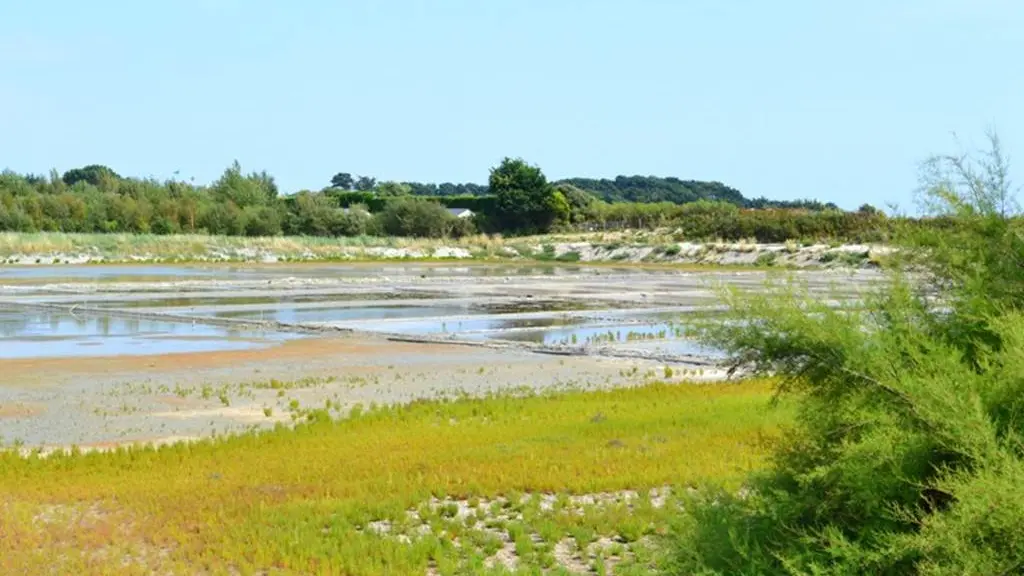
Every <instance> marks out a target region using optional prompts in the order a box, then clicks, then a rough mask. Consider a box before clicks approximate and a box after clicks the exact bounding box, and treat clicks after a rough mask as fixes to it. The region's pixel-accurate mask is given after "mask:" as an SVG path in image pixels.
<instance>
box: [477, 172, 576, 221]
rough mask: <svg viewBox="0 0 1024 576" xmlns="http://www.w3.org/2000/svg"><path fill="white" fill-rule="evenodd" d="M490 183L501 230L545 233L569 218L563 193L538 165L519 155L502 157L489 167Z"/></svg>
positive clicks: (496, 216)
mask: <svg viewBox="0 0 1024 576" xmlns="http://www.w3.org/2000/svg"><path fill="white" fill-rule="evenodd" d="M489 185H490V190H491V193H493V194H494V197H495V200H496V202H497V210H496V214H495V218H496V221H497V223H498V224H499V225H500V226H501V227H502V228H504V229H507V230H516V231H531V232H546V231H548V230H550V229H551V226H552V225H554V224H555V223H556V222H559V221H565V220H567V219H568V217H569V204H568V202H567V201H566V199H565V196H563V195H562V193H561V192H559V191H558V190H556V189H555V187H554V186H552V185H551V184H550V183H549V182H548V179H547V178H546V177H545V176H544V173H543V172H541V169H540V168H538V167H537V166H532V165H530V164H527V163H526V162H525V161H524V160H523V159H521V158H515V159H513V158H505V159H504V160H502V162H501V164H499V165H498V166H496V167H495V168H493V169H491V177H490V181H489Z"/></svg>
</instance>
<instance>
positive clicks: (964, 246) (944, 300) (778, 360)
mask: <svg viewBox="0 0 1024 576" xmlns="http://www.w3.org/2000/svg"><path fill="white" fill-rule="evenodd" d="M923 183H924V186H923V187H922V197H921V199H922V200H923V206H924V207H925V208H926V209H927V210H928V212H929V213H930V214H931V215H934V216H936V217H937V218H938V219H940V220H941V221H942V222H945V225H944V226H942V227H929V228H922V227H917V226H908V227H905V228H903V229H901V230H900V231H899V235H898V239H899V244H900V246H901V247H903V248H904V249H902V250H901V251H900V253H899V255H898V257H897V262H895V264H896V266H895V267H894V268H893V269H892V270H891V272H890V280H891V284H890V285H889V286H887V287H884V288H881V289H880V290H879V291H878V292H877V293H876V294H874V295H873V296H871V297H870V298H869V302H868V304H869V306H867V307H858V308H853V307H850V308H846V309H841V310H834V309H829V308H828V307H826V306H823V305H820V304H816V303H814V302H813V300H812V299H810V298H808V297H807V296H806V294H803V293H802V292H801V291H800V290H799V289H798V288H796V287H794V288H792V289H790V290H782V291H779V292H777V293H774V294H770V295H763V296H760V297H750V296H744V297H735V296H733V297H731V298H730V299H731V302H730V304H731V305H732V306H733V307H734V310H733V312H732V313H733V314H734V315H736V316H737V317H739V318H742V319H744V320H745V322H743V323H732V324H717V325H714V326H708V327H706V328H705V330H704V337H705V338H706V339H707V340H708V341H710V342H712V343H715V344H717V345H719V346H722V347H723V348H725V349H726V350H728V351H729V352H731V353H732V354H733V358H734V359H735V360H734V361H735V365H736V366H746V367H753V368H755V369H756V370H758V371H761V372H771V373H773V374H776V375H778V376H779V377H780V378H782V382H783V384H782V385H781V388H780V389H779V392H780V394H781V397H782V398H785V399H789V400H791V401H794V402H796V403H797V405H798V415H797V419H796V424H795V426H794V427H793V428H792V429H791V430H787V432H786V433H785V434H784V435H783V436H782V438H781V440H780V441H779V443H778V445H777V446H776V447H775V448H774V450H773V453H772V456H771V459H770V464H769V465H768V466H767V467H766V468H765V469H763V470H760V471H758V472H755V473H754V474H753V475H752V477H751V478H749V479H748V481H747V483H746V487H745V490H743V491H741V492H739V493H737V492H736V491H733V490H730V489H714V488H709V489H707V490H705V491H702V492H700V493H699V494H698V495H696V496H693V497H692V498H690V499H689V501H688V502H687V504H686V506H685V508H686V510H687V513H686V514H684V515H682V516H681V519H680V520H679V521H678V523H677V524H676V526H675V532H674V537H675V543H674V550H675V552H674V555H673V558H672V562H671V563H670V565H669V566H668V571H669V572H670V573H674V574H730V575H732V574H894V575H895V574H899V575H904V574H929V575H940V574H951V575H952V574H957V575H959V574H1019V573H1021V572H1022V571H1024V531H1022V529H1021V527H1022V526H1024V491H1022V490H1021V485H1022V483H1024V442H1022V441H1024V426H1022V422H1024V267H1022V266H1021V263H1022V262H1024V227H1022V226H1021V223H1020V220H1019V219H1017V217H1016V216H1017V213H1018V212H1017V207H1016V205H1015V204H1014V199H1013V194H1012V192H1013V189H1012V187H1011V184H1010V182H1009V178H1008V168H1007V163H1006V161H1005V159H1004V157H1003V156H1002V154H1001V151H1000V149H999V142H998V139H996V138H995V137H993V138H992V148H991V150H990V151H989V152H987V153H985V154H982V155H974V156H942V157H936V158H934V159H932V160H931V161H930V162H928V163H927V164H926V166H925V170H924V179H923ZM809 312H811V313H813V316H810V315H809V314H808V313H809Z"/></svg>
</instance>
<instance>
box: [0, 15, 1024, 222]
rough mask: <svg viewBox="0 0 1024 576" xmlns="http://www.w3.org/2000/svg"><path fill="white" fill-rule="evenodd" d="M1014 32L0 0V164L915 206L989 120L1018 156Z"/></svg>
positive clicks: (943, 18) (995, 21) (1019, 47)
mask: <svg viewBox="0 0 1024 576" xmlns="http://www.w3.org/2000/svg"><path fill="white" fill-rule="evenodd" d="M1021 30H1024V2H1021V1H1020V0H888V1H883V0H862V1H858V2H854V1H853V0H846V1H835V2H832V1H829V2H825V1H822V0H781V1H778V2H754V1H753V0H732V1H721V0H706V1H687V0H616V1H612V0H587V1H584V0H434V1H428V0H376V1H373V0H344V1H328V0H303V1H301V2H299V1H294V2H286V1H284V0H280V1H272V0H151V1H147V2H140V1H138V0H95V1H92V2H81V1H79V0H36V1H33V2H24V1H20V0H0V169H3V168H9V169H12V170H15V171H17V172H23V173H25V172H30V173H47V172H49V170H50V169H54V168H55V169H57V170H59V171H64V170H67V169H69V168H74V167H78V166H82V165H86V164H93V163H97V164H105V165H108V166H110V167H111V168H113V169H114V170H116V171H117V172H119V173H120V174H122V175H126V176H127V175H130V176H152V177H156V178H160V179H165V178H171V177H179V178H183V179H188V178H194V179H195V180H196V182H200V183H206V182H210V181H212V180H214V179H216V178H217V177H218V176H219V175H220V174H221V173H222V172H223V170H224V169H225V168H226V167H227V166H228V165H229V164H230V163H231V162H232V161H234V160H238V161H239V162H240V163H241V164H242V166H243V168H244V169H246V170H247V171H248V170H267V171H268V172H270V173H271V174H273V175H274V176H275V177H276V179H277V181H278V184H279V185H280V187H281V189H282V190H284V191H295V190H299V189H320V188H322V187H324V186H326V185H327V184H328V182H329V180H330V178H331V176H332V175H333V174H335V173H337V172H350V173H353V174H358V175H371V176H375V177H377V178H378V179H380V180H400V181H401V180H406V181H422V182H445V181H450V182H477V183H485V182H486V180H487V175H488V170H489V168H490V167H492V166H494V165H496V164H497V163H498V162H499V161H500V160H501V159H502V158H503V157H505V156H511V157H522V158H524V159H526V160H527V161H529V162H531V163H534V164H537V165H539V166H540V167H541V168H542V169H543V170H544V172H545V173H546V174H547V175H548V177H549V178H551V179H559V178H567V177H592V178H602V177H609V178H610V177H615V176H616V175H619V174H628V175H632V174H641V175H657V176H676V177H679V178H683V179H698V180H717V181H720V182H724V183H726V184H728V185H730V186H733V187H735V188H737V189H739V190H740V191H741V192H743V194H744V195H745V196H748V197H756V196H766V197H768V198H775V199H796V198H817V199H820V200H823V201H832V202H835V203H837V204H839V205H840V206H841V207H844V208H856V207H857V206H859V205H860V204H862V203H865V202H867V203H871V204H874V205H876V206H879V207H882V206H886V205H888V204H891V203H896V204H898V205H899V206H901V207H909V206H910V205H911V204H912V202H913V192H914V190H915V188H916V187H917V186H918V174H919V166H920V163H921V162H922V161H923V160H925V159H926V158H927V157H928V156H929V155H932V154H938V153H957V152H960V151H965V150H967V151H969V150H972V149H977V148H983V147H984V146H986V140H985V133H986V130H996V131H997V132H998V133H999V136H1000V138H1001V140H1002V143H1003V148H1004V150H1005V152H1006V153H1007V154H1008V155H1009V156H1010V158H1011V162H1012V161H1013V157H1014V155H1015V153H1016V155H1018V156H1019V157H1022V158H1024V151H1022V150H1021V148H1022V147H1024V107H1022V106H1021V102H1022V96H1024V74H1022V73H1021V70H1020V57H1021V55H1022V54H1024V33H1021ZM175 173H177V176H175ZM1012 173H1013V174H1014V175H1016V174H1020V173H1021V168H1020V167H1019V166H1018V167H1016V168H1014V170H1013V172H1012ZM1017 180H1018V181H1020V179H1019V178H1018V179H1017Z"/></svg>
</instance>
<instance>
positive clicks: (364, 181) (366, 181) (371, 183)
mask: <svg viewBox="0 0 1024 576" xmlns="http://www.w3.org/2000/svg"><path fill="white" fill-rule="evenodd" d="M353 185H354V186H355V188H356V190H358V191H360V192H369V191H370V190H373V189H374V187H376V186H377V179H376V178H374V177H372V176H360V177H359V178H358V179H356V181H355V184H353Z"/></svg>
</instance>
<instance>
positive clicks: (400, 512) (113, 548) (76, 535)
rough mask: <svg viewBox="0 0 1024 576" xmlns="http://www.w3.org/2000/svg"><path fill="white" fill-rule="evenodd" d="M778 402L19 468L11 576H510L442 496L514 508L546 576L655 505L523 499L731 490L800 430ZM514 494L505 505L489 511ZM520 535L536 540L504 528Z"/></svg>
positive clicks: (631, 399)
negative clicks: (548, 504)
mask: <svg viewBox="0 0 1024 576" xmlns="http://www.w3.org/2000/svg"><path fill="white" fill-rule="evenodd" d="M771 388H772V383H770V382H768V381H750V382H743V383H730V384H718V385H667V384H651V385H646V386H643V387H637V388H631V389H618V390H608V391H598V392H582V391H569V392H566V391H562V392H558V393H545V394H533V395H526V394H519V395H513V396H492V397H488V398H483V399H466V398H463V399H460V400H457V401H436V400H432V401H420V402H416V403H413V404H410V405H404V406H391V407H373V408H369V409H365V410H353V411H352V415H351V416H350V417H349V418H346V419H331V418H326V417H315V418H306V419H304V421H303V422H300V423H299V424H297V425H296V426H295V427H294V428H287V427H284V426H279V427H278V428H275V429H274V430H272V431H266V432H255V431H254V432H250V433H246V434H242V435H238V436H231V437H220V438H216V439H210V440H204V441H199V442H194V443H188V444H178V445H172V446H165V447H162V448H133V449H121V450H118V451H114V452H107V453H101V452H89V453H71V454H52V455H50V456H48V457H45V458H43V457H28V458H25V457H22V456H19V455H18V454H16V453H14V452H7V453H3V454H0V492H2V493H3V494H4V500H3V503H2V504H0V534H3V536H4V537H3V538H0V573H4V574H15V573H32V574H36V573H62V574H67V573H77V574H97V573H118V574H132V573H147V574H148V573H208V574H222V573H240V574H252V573H257V572H259V571H264V572H263V573H267V572H269V573H275V574H278V573H281V574H308V573H316V574H381V573H390V574H424V573H426V571H427V570H428V568H432V569H433V570H435V571H436V572H437V573H440V574H453V573H457V572H461V573H467V572H468V573H480V572H487V571H492V570H497V571H500V570H501V567H500V566H499V567H496V568H493V569H492V568H488V567H487V566H488V564H487V561H488V556H491V555H493V554H494V553H495V552H496V550H497V549H498V547H499V546H500V542H497V541H496V540H495V538H494V537H493V534H491V536H488V534H489V533H487V532H481V530H482V528H481V526H482V524H480V526H477V525H476V524H475V523H474V524H472V525H469V526H467V524H468V523H469V522H468V521H467V520H466V519H465V518H460V517H459V515H458V514H457V513H456V511H454V509H452V508H451V507H450V506H448V507H445V506H441V507H435V508H433V509H432V508H431V507H430V506H423V503H424V502H428V501H430V500H431V499H432V498H439V499H446V498H448V499H451V498H459V499H474V500H472V501H473V502H475V503H477V504H478V506H479V509H478V513H479V514H481V515H484V514H485V513H486V512H487V510H491V509H496V510H506V511H507V510H513V511H515V512H514V516H513V515H511V513H507V512H503V513H507V514H509V516H508V518H509V519H508V520H507V521H497V523H498V524H504V525H506V530H511V531H513V532H515V531H517V530H518V532H517V534H518V536H519V538H518V539H516V538H513V544H514V545H515V546H516V547H521V548H522V550H523V553H524V557H523V558H521V559H520V562H521V563H520V569H521V570H524V571H527V572H529V571H531V570H534V569H537V570H539V568H538V567H539V566H544V565H551V563H552V561H553V551H554V547H555V546H556V544H557V543H556V542H553V541H552V540H553V539H555V538H567V537H569V536H571V535H572V534H573V533H576V534H577V537H576V539H577V540H584V541H586V542H588V543H589V542H590V541H592V540H594V541H596V540H597V539H599V538H601V537H605V538H609V537H613V536H614V537H615V538H617V540H616V542H618V543H620V544H623V546H625V543H628V542H630V541H632V540H637V539H640V538H643V537H644V535H645V534H649V533H650V532H651V531H652V530H653V528H652V527H651V526H652V525H653V524H652V523H654V524H657V523H658V522H661V520H659V517H658V514H660V513H655V512H654V511H653V508H652V507H651V506H646V505H641V506H639V507H636V508H631V509H629V510H627V509H626V508H623V507H621V506H619V507H615V506H612V507H600V506H587V507H586V509H585V510H584V512H583V514H582V515H581V516H578V517H577V516H573V517H571V518H570V517H568V516H564V515H562V516H558V515H557V514H556V515H551V514H547V515H545V514H541V513H539V512H537V510H535V509H534V508H533V507H532V506H533V505H531V504H529V503H523V498H522V496H521V495H523V494H529V493H546V494H560V495H561V496H559V497H558V498H557V499H556V503H555V505H554V508H555V509H556V510H558V509H559V506H561V507H562V508H563V509H564V507H565V504H564V503H565V502H568V498H567V497H566V495H567V494H570V493H571V494H586V493H594V492H601V491H615V490H624V489H632V490H647V489H650V488H654V487H661V486H665V485H672V486H679V487H685V486H689V485H694V484H697V483H700V482H702V481H704V480H708V479H716V480H719V481H723V482H726V483H727V484H728V483H735V482H736V481H737V480H738V479H739V478H741V477H742V476H743V475H744V474H745V473H746V472H747V471H749V470H751V469H753V468H756V467H758V466H759V465H760V464H761V462H762V454H763V453H764V450H765V449H764V446H763V444H764V443H765V442H766V441H767V440H766V439H770V438H772V437H773V436H774V435H775V433H776V431H777V429H778V427H779V426H780V424H782V423H784V422H786V421H788V420H789V418H790V417H791V414H790V411H789V410H788V408H787V407H786V406H785V405H781V406H777V405H772V404H771V401H770V397H771ZM595 415H600V416H601V418H596V417H595ZM502 495H505V496H507V499H506V505H498V506H495V505H494V504H493V503H494V502H496V500H494V499H496V498H499V497H500V496H502ZM487 499H490V501H491V502H492V504H488V505H486V506H485V505H482V504H480V503H481V502H483V501H485V500H487ZM559 503H562V504H561V505H560V504H559ZM417 509H419V510H422V511H423V512H422V514H423V515H424V516H425V517H426V518H427V522H426V524H427V525H428V526H430V529H429V531H419V532H416V533H415V534H413V537H406V538H395V537H388V536H387V535H384V534H379V533H376V532H374V531H372V530H368V529H367V527H368V526H369V525H370V523H371V522H376V521H382V520H387V521H389V522H392V523H397V526H403V525H405V524H404V523H407V515H408V511H409V510H417ZM630 510H638V511H639V512H636V513H633V512H631V511H630ZM552 514H554V513H552ZM638 514H639V516H638ZM516 523H519V524H522V525H523V526H522V527H520V528H514V527H513V528H511V529H510V528H509V527H508V526H507V525H513V524H516ZM460 526H461V527H460ZM531 535H533V536H531ZM542 535H543V536H542ZM473 542H476V543H477V544H472V545H471V543H473ZM579 545H580V546H584V544H583V543H582V542H580V543H579ZM623 549H624V548H622V549H620V548H614V549H611V548H610V549H609V550H607V551H606V550H604V549H602V550H601V551H599V552H595V554H598V553H599V555H600V557H599V558H598V559H597V560H595V561H597V562H598V563H599V564H600V565H601V567H602V570H603V569H604V566H605V560H606V556H607V557H610V556H609V555H611V554H614V553H619V554H620V555H621V554H622V550H623ZM630 554H632V556H631V557H632V558H633V560H631V561H632V562H634V563H635V562H636V561H640V562H641V565H637V566H635V568H634V569H627V568H623V572H624V573H627V572H629V570H634V571H633V573H644V572H645V571H647V570H649V568H650V566H649V563H650V562H652V561H653V560H652V559H651V558H652V557H651V555H650V554H649V553H648V552H645V551H643V550H641V549H640V548H637V551H636V552H630ZM582 560H583V561H585V562H587V561H590V559H589V557H584V558H582ZM627 564H628V563H627ZM624 566H625V564H624Z"/></svg>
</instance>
